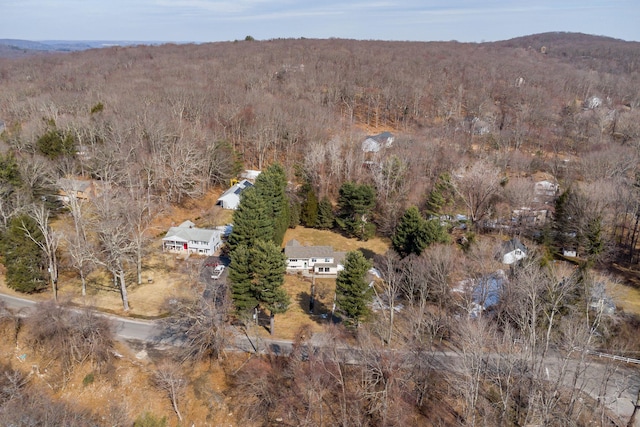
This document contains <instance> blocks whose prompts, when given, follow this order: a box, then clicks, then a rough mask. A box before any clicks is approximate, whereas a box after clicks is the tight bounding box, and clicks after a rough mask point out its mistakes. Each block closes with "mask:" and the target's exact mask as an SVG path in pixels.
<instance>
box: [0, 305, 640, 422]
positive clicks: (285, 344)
mask: <svg viewBox="0 0 640 427" xmlns="http://www.w3.org/2000/svg"><path fill="white" fill-rule="evenodd" d="M0 301H4V302H5V304H6V306H7V307H8V308H10V309H12V310H13V311H17V312H18V315H23V316H24V315H26V312H28V311H29V310H32V309H33V308H34V307H35V306H36V304H37V303H36V302H34V301H31V300H28V299H24V298H18V297H14V296H10V295H4V294H0ZM100 315H102V316H104V317H106V318H108V319H110V320H111V321H112V322H113V324H114V325H115V334H116V336H117V337H118V338H121V339H125V340H137V341H143V342H147V343H156V344H158V341H159V340H158V337H159V336H160V332H161V331H160V329H159V328H158V326H157V324H156V322H153V321H144V320H133V319H127V318H122V317H118V316H113V315H108V314H102V313H101V314H100ZM179 342H180V338H179V337H171V339H170V340H160V344H168V345H179ZM312 346H313V347H316V346H321V344H316V345H313V344H312ZM227 350H228V351H241V352H248V353H254V352H255V353H264V352H271V353H275V354H288V353H290V352H291V351H292V342H291V341H287V340H274V339H264V338H257V337H254V338H251V337H249V336H248V335H242V334H240V333H237V332H236V333H235V342H234V344H233V347H232V348H228V349H227ZM339 352H340V353H342V357H343V358H344V360H345V361H347V363H358V361H359V359H361V356H360V355H359V354H358V351H357V350H356V349H353V348H349V347H345V348H341V349H339ZM434 356H435V357H438V356H439V358H440V359H442V360H441V361H440V362H447V363H448V364H451V363H453V365H455V363H454V362H453V361H454V360H455V359H456V358H457V357H459V356H460V355H459V354H457V353H454V352H440V353H438V352H436V353H434ZM555 362H558V361H557V360H556V361H555ZM555 362H554V361H553V360H550V361H549V368H550V369H551V370H552V371H553V370H555V369H554V368H555V367H554V366H553V365H554V364H555ZM441 364H442V363H441ZM453 365H451V366H449V369H455V367H454V366H453ZM596 366H598V364H597V363H594V364H593V365H591V367H590V369H594V368H595V367H596ZM444 367H445V366H444V365H443V368H444ZM556 369H557V368H556ZM629 371H630V370H628V369H624V368H623V369H621V370H620V371H617V372H616V373H615V374H614V375H613V376H612V378H611V383H610V384H608V386H607V387H606V389H607V390H606V391H604V390H601V389H600V386H599V384H598V383H597V380H596V378H595V376H594V378H587V379H586V381H587V382H588V383H589V384H585V387H584V391H586V392H587V393H588V394H590V395H591V396H592V397H594V398H605V399H607V400H609V399H611V400H610V401H609V402H607V406H608V407H609V409H611V410H613V411H614V412H615V413H617V414H618V415H619V416H620V417H622V418H623V419H628V418H629V416H630V415H631V412H632V411H633V403H634V402H635V397H636V393H637V390H638V387H639V386H640V384H638V383H639V382H640V381H639V380H638V375H637V371H636V370H631V372H629ZM547 375H549V371H547ZM602 392H604V395H605V396H598V395H599V393H602ZM636 425H640V424H638V423H636Z"/></svg>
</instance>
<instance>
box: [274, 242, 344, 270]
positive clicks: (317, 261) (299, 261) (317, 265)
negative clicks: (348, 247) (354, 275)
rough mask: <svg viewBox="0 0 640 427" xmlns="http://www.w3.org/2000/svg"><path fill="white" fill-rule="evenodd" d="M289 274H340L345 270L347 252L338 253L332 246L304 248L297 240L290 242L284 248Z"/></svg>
mask: <svg viewBox="0 0 640 427" xmlns="http://www.w3.org/2000/svg"><path fill="white" fill-rule="evenodd" d="M284 255H285V257H286V258H287V270H288V271H289V272H297V271H300V272H309V270H311V271H313V273H315V274H329V275H335V274H338V271H340V270H342V269H343V266H342V264H341V263H342V261H343V260H344V257H345V255H346V253H345V252H336V251H334V250H333V248H332V247H331V246H302V245H301V244H300V242H298V241H297V240H289V241H288V242H287V245H286V246H285V247H284Z"/></svg>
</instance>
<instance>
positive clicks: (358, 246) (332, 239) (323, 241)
mask: <svg viewBox="0 0 640 427" xmlns="http://www.w3.org/2000/svg"><path fill="white" fill-rule="evenodd" d="M291 239H296V240H297V241H298V242H300V243H301V244H302V245H305V246H313V245H321V246H333V249H335V250H336V251H355V250H363V252H364V253H365V256H367V255H368V254H371V253H376V254H383V253H385V252H386V251H387V250H388V249H389V247H390V246H391V242H390V241H389V239H384V238H380V237H375V238H373V239H369V240H367V241H366V242H362V241H360V240H357V239H350V238H348V237H344V236H343V235H341V234H338V233H335V232H333V231H330V230H316V229H313V228H304V227H296V228H293V229H291V228H290V229H288V230H287V232H286V233H285V235H284V240H283V247H284V245H286V244H287V242H288V241H289V240H291Z"/></svg>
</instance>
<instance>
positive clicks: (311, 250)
mask: <svg viewBox="0 0 640 427" xmlns="http://www.w3.org/2000/svg"><path fill="white" fill-rule="evenodd" d="M284 254H285V256H286V257H287V258H294V259H295V258H303V259H304V258H333V257H335V254H336V253H335V252H334V251H333V248H332V247H331V246H302V245H301V244H300V242H298V241H297V240H289V242H287V245H286V246H285V247H284Z"/></svg>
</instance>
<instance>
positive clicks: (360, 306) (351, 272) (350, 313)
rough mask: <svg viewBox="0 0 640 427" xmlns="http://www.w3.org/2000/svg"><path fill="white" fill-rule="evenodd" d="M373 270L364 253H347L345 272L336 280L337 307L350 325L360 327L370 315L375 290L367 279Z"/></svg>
mask: <svg viewBox="0 0 640 427" xmlns="http://www.w3.org/2000/svg"><path fill="white" fill-rule="evenodd" d="M370 268H371V262H369V261H368V260H367V259H366V258H365V257H364V255H362V252H359V251H353V252H347V255H346V257H345V263H344V270H342V271H341V272H340V273H338V277H337V279H336V305H337V306H338V307H339V308H340V310H341V311H342V312H343V313H344V314H345V316H346V317H347V318H348V320H349V323H351V324H352V325H354V326H356V327H357V326H358V325H359V323H360V321H361V320H362V319H363V318H364V317H365V316H366V315H367V314H368V313H369V307H368V304H369V302H370V301H371V297H372V296H373V289H372V288H370V287H369V285H368V284H367V282H366V280H365V277H366V274H367V271H368V270H369V269H370Z"/></svg>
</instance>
